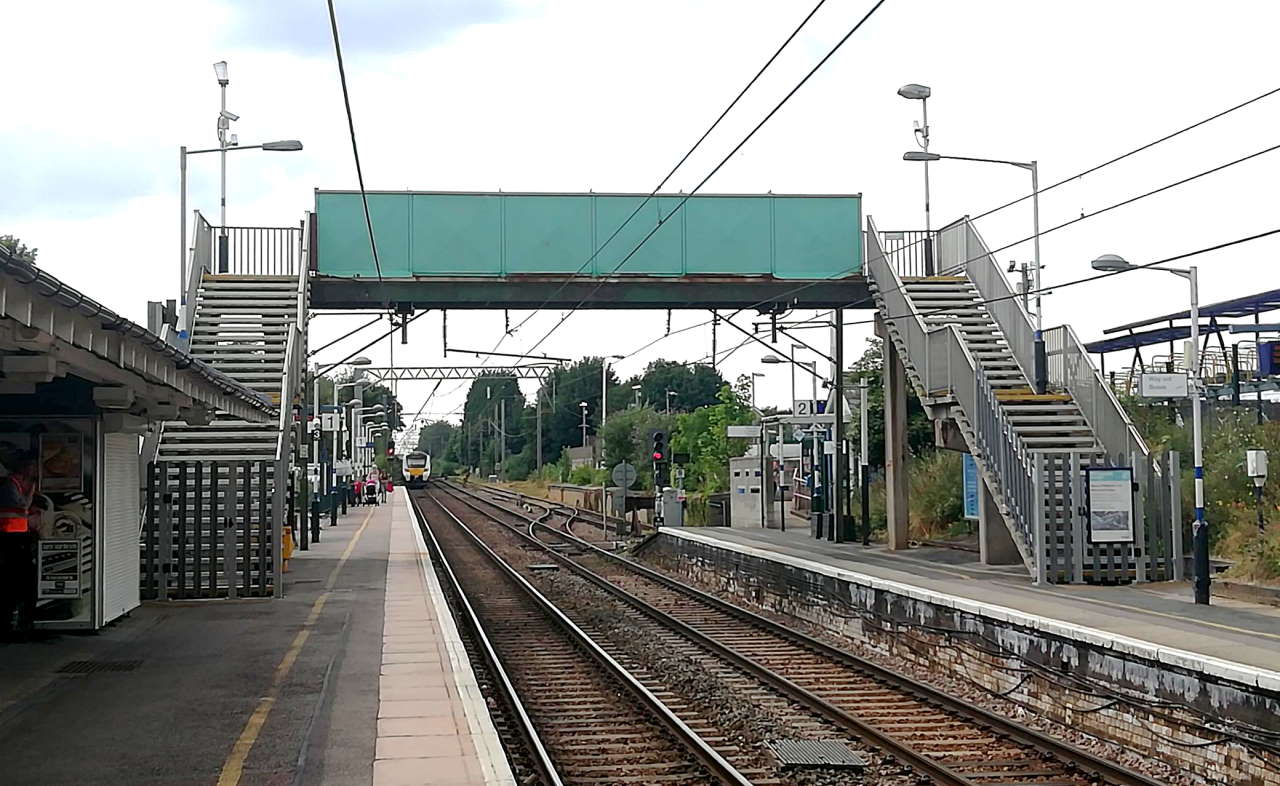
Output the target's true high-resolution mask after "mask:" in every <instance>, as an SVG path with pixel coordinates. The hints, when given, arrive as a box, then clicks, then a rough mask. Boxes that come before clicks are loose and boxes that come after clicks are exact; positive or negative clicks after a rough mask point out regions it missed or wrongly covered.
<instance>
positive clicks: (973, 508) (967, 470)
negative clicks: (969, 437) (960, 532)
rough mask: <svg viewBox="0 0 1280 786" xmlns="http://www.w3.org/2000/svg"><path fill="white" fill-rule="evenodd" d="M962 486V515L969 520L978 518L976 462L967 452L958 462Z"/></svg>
mask: <svg viewBox="0 0 1280 786" xmlns="http://www.w3.org/2000/svg"><path fill="white" fill-rule="evenodd" d="M960 467H961V471H962V479H963V486H964V517H965V518H966V519H969V520H971V521H977V520H978V482H979V481H978V462H976V461H974V460H973V456H972V455H971V454H969V453H965V454H964V460H963V461H962V462H961V464H960Z"/></svg>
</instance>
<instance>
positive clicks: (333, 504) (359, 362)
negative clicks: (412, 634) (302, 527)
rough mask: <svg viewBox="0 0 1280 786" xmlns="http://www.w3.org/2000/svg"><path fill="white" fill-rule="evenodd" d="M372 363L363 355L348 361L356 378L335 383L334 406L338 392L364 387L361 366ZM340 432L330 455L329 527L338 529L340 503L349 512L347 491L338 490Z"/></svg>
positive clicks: (333, 442)
mask: <svg viewBox="0 0 1280 786" xmlns="http://www.w3.org/2000/svg"><path fill="white" fill-rule="evenodd" d="M372 363H373V361H371V360H369V358H367V357H365V356H363V355H361V356H360V357H357V358H352V359H351V360H348V361H347V365H349V366H354V367H355V369H356V371H355V377H354V379H352V380H351V381H350V382H334V383H333V406H334V407H335V408H336V407H338V406H339V405H338V391H339V390H341V389H342V388H347V387H354V388H359V387H361V386H363V385H364V379H363V378H362V373H363V372H361V370H360V367H361V366H368V365H371V364H372ZM339 411H340V412H341V410H339ZM342 419H343V418H341V417H340V418H339V423H341V421H342ZM340 431H341V428H337V429H334V430H333V437H332V440H331V443H332V445H333V448H332V450H331V451H330V453H331V458H330V466H331V467H332V469H331V470H330V475H331V478H330V484H329V497H330V499H329V526H331V527H336V526H338V507H339V502H341V507H342V513H343V515H345V514H346V512H347V494H346V490H345V489H343V490H342V491H339V490H338V489H339V484H338V472H337V465H338V459H340V458H341V456H340V455H339V453H340V452H341V451H340V450H339V446H340V445H341V440H340V439H339V438H338V437H339V432H340Z"/></svg>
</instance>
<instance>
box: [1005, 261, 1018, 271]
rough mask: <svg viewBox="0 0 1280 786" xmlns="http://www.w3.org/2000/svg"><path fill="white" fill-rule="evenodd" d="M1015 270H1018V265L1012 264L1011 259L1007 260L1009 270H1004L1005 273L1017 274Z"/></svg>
mask: <svg viewBox="0 0 1280 786" xmlns="http://www.w3.org/2000/svg"><path fill="white" fill-rule="evenodd" d="M1017 270H1018V263H1017V262H1014V261H1013V260H1012V259H1010V260H1009V268H1008V270H1006V271H1005V272H1007V273H1014V272H1017Z"/></svg>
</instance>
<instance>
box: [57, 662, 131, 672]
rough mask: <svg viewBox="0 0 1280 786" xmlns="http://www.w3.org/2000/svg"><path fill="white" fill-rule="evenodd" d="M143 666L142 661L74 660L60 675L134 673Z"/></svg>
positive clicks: (64, 667)
mask: <svg viewBox="0 0 1280 786" xmlns="http://www.w3.org/2000/svg"><path fill="white" fill-rule="evenodd" d="M141 665H142V661H140V660H73V661H71V662H70V663H68V664H66V665H65V666H63V667H62V668H60V669H58V671H57V673H58V674H96V673H98V672H100V671H133V670H134V669H136V668H138V667H139V666H141Z"/></svg>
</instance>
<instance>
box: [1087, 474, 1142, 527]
mask: <svg viewBox="0 0 1280 786" xmlns="http://www.w3.org/2000/svg"><path fill="white" fill-rule="evenodd" d="M1085 478H1086V484H1087V487H1088V488H1087V492H1088V497H1089V508H1088V510H1089V541H1090V542H1091V543H1132V542H1133V469H1132V468H1131V467H1107V468H1101V467H1090V468H1089V469H1087V470H1086V471H1085Z"/></svg>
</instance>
